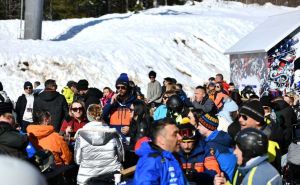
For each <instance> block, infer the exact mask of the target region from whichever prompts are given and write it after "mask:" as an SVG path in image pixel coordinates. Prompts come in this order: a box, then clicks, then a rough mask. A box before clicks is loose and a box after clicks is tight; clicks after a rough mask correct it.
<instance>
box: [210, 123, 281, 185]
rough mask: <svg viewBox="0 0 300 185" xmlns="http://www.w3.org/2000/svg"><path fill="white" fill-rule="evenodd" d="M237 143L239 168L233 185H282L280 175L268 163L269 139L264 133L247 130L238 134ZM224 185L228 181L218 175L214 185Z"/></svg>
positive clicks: (236, 151)
mask: <svg viewBox="0 0 300 185" xmlns="http://www.w3.org/2000/svg"><path fill="white" fill-rule="evenodd" d="M235 142H236V147H235V150H234V154H235V155H236V157H237V164H238V168H237V170H236V172H235V175H234V179H233V183H232V185H239V184H270V185H272V184H279V185H281V184H282V179H281V177H280V175H279V173H278V172H277V170H276V169H275V168H274V167H273V166H272V165H271V164H270V163H269V162H268V156H267V152H268V138H267V136H266V135H265V134H264V133H263V132H261V131H259V130H257V129H255V128H246V129H244V130H242V131H240V132H239V133H238V135H237V137H236V139H235ZM222 184H226V179H225V178H224V176H223V175H222V174H220V175H216V177H215V180H214V185H222Z"/></svg>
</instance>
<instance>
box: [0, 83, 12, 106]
mask: <svg viewBox="0 0 300 185" xmlns="http://www.w3.org/2000/svg"><path fill="white" fill-rule="evenodd" d="M0 102H6V103H11V100H10V98H9V97H8V96H7V93H6V91H4V90H3V85H2V83H1V82H0Z"/></svg>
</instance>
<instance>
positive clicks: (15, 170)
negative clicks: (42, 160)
mask: <svg viewBox="0 0 300 185" xmlns="http://www.w3.org/2000/svg"><path fill="white" fill-rule="evenodd" d="M0 164H1V165H0V178H1V184H9V185H20V184H22V185H47V183H46V181H45V178H44V177H43V175H42V174H41V173H40V172H39V171H38V170H37V169H36V168H35V167H33V166H32V165H30V164H29V163H28V162H26V161H24V160H20V159H18V158H15V157H11V156H5V155H0ZM20 172H21V173H20Z"/></svg>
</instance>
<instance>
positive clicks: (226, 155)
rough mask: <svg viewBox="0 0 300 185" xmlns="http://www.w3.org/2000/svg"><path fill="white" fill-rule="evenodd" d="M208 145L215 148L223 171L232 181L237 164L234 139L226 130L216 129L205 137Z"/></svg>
mask: <svg viewBox="0 0 300 185" xmlns="http://www.w3.org/2000/svg"><path fill="white" fill-rule="evenodd" d="M205 142H206V147H208V148H209V150H210V149H213V150H214V153H215V156H216V158H217V160H218V162H219V165H220V168H221V171H223V172H224V174H225V176H226V178H227V179H229V180H230V181H232V178H233V175H234V169H235V166H236V161H237V159H236V156H235V155H234V154H233V148H232V139H231V137H230V136H229V134H227V133H226V132H223V131H218V130H215V131H213V132H212V133H211V134H210V135H209V136H208V137H207V138H205Z"/></svg>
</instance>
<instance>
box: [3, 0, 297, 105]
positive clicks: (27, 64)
mask: <svg viewBox="0 0 300 185" xmlns="http://www.w3.org/2000/svg"><path fill="white" fill-rule="evenodd" d="M293 10H295V8H287V7H278V6H273V5H271V4H266V5H264V6H258V5H244V4H241V3H237V2H227V3H216V2H215V1H213V0H207V1H204V2H203V3H198V4H196V5H194V6H191V5H189V4H187V5H184V6H166V7H160V8H156V9H150V10H146V11H143V12H141V13H138V14H133V13H127V14H110V15H105V16H102V17H99V18H85V19H69V20H61V21H44V22H43V30H42V39H43V40H42V41H33V40H18V39H17V38H18V37H19V30H20V29H19V24H20V21H19V20H8V21H0V73H1V75H0V81H1V82H2V83H3V85H4V88H5V90H6V91H7V92H8V94H9V95H10V96H11V97H12V99H16V98H17V97H18V96H19V95H20V94H21V93H22V87H23V83H24V81H26V80H30V81H32V82H33V81H35V80H39V81H42V82H43V81H44V80H45V79H48V78H53V79H56V80H57V83H58V85H59V88H62V87H63V86H64V85H65V84H66V83H67V81H68V80H75V81H78V80H79V79H83V78H86V79H87V80H88V81H89V82H90V84H91V86H95V87H98V88H100V89H102V88H103V87H105V86H110V87H114V83H115V80H116V78H117V77H118V76H119V74H120V73H122V72H126V73H128V74H129V77H130V78H131V79H132V80H133V81H135V82H136V83H137V84H138V85H139V86H141V88H142V91H143V92H144V93H145V92H146V86H147V83H148V81H149V79H148V75H147V74H148V72H149V71H150V70H151V69H153V70H155V71H156V72H157V74H158V78H157V79H158V80H159V81H161V82H162V79H163V78H164V77H167V76H170V77H175V78H176V79H177V80H178V81H179V82H180V83H182V84H183V85H184V87H185V90H187V91H189V92H191V88H192V87H194V86H196V85H199V84H201V83H203V81H205V80H206V79H208V77H210V76H214V75H215V74H216V73H223V74H224V76H225V78H226V79H227V80H229V75H230V73H229V72H230V71H229V59H228V56H226V55H224V54H223V52H224V51H225V50H226V49H228V48H229V47H230V46H232V45H233V44H234V43H236V42H237V41H238V40H239V39H240V38H242V37H243V36H245V35H246V34H247V33H249V32H250V31H252V30H253V29H254V28H255V26H257V25H258V24H259V23H261V22H262V21H264V20H265V19H266V18H267V16H270V15H275V14H280V13H285V12H288V11H293Z"/></svg>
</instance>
